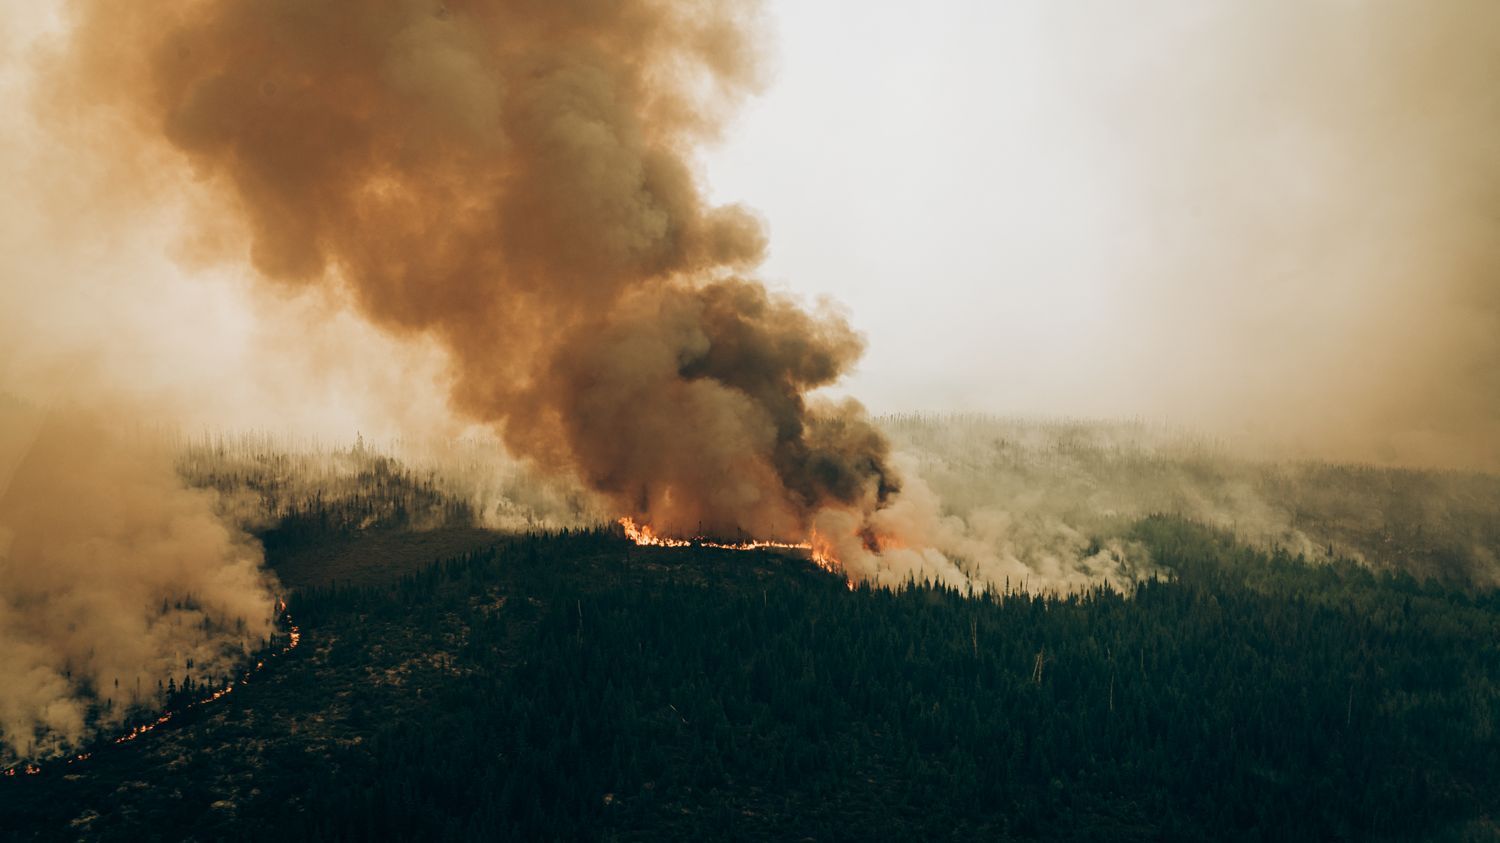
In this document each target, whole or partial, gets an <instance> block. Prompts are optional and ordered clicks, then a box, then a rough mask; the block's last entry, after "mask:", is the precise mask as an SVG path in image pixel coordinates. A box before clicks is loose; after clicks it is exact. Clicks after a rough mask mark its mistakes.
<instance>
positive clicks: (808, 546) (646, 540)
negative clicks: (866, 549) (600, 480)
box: [619, 518, 854, 589]
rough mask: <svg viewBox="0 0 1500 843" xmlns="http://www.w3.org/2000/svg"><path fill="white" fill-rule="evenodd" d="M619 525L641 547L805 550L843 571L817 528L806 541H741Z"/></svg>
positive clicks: (816, 560) (624, 522)
mask: <svg viewBox="0 0 1500 843" xmlns="http://www.w3.org/2000/svg"><path fill="white" fill-rule="evenodd" d="M619 524H620V526H621V527H622V528H624V530H625V538H627V539H630V540H631V541H633V542H635V543H636V544H638V545H640V546H641V547H711V548H714V549H717V550H805V551H807V552H808V556H809V557H810V558H811V559H812V562H813V564H814V565H817V566H818V567H819V568H822V569H823V570H825V571H827V572H828V573H830V574H842V573H843V566H842V565H840V564H839V560H838V559H836V558H835V557H834V555H833V553H832V550H831V548H830V547H829V545H828V543H827V542H825V541H823V540H822V539H821V538H819V536H818V534H817V531H813V533H812V537H811V539H810V540H809V541H805V542H779V541H771V540H768V539H766V540H760V539H753V540H750V541H743V542H733V543H730V542H716V541H709V540H708V539H705V538H697V539H674V538H670V537H667V536H658V535H657V534H656V531H655V530H653V529H651V526H650V525H649V524H636V523H635V519H633V518H621V519H620V521H619ZM849 588H850V589H853V588H854V583H853V582H850V583H849Z"/></svg>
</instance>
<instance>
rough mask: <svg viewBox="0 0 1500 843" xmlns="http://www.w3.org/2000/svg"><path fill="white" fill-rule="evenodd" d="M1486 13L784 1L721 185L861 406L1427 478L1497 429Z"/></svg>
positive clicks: (1350, 7) (1496, 39)
mask: <svg viewBox="0 0 1500 843" xmlns="http://www.w3.org/2000/svg"><path fill="white" fill-rule="evenodd" d="M918 8H920V10H919V11H918ZM1497 8H1500V7H1496V6H1494V5H1493V4H1484V3H1469V2H1455V3H1444V4H1432V5H1425V4H1424V5H1422V6H1421V8H1417V7H1416V6H1414V5H1410V4H1404V3H1399V2H1368V3H1354V2H1342V0H1326V1H1325V2H1319V3H1304V2H1265V3H1239V2H1176V1H1175V0H1149V2H1139V3H1130V4H1113V3H1095V2H1068V3H1054V2H1006V3H989V2H965V0H952V2H947V3H942V4H923V5H921V6H920V7H914V6H912V5H910V4H906V3H897V2H871V3H862V4H859V5H858V6H850V5H848V4H843V3H836V2H817V0H783V2H775V3H774V4H773V6H772V11H773V15H774V18H775V24H776V31H777V39H776V42H775V46H774V50H773V60H772V63H771V64H772V66H773V68H774V71H775V72H774V76H773V81H772V84H771V85H770V87H769V88H768V89H767V91H766V92H765V94H764V96H763V97H761V98H760V99H759V100H757V101H755V102H753V103H752V104H751V105H750V106H749V108H748V109H746V111H745V112H744V114H743V116H742V118H741V119H740V120H739V121H738V122H737V123H736V124H734V125H732V126H731V128H730V130H729V132H728V137H727V140H726V142H725V143H724V144H723V145H722V146H721V147H719V148H717V149H714V150H712V151H711V153H710V154H709V156H708V159H707V160H708V164H709V171H710V174H711V180H712V186H713V189H714V191H715V195H716V197H717V198H719V199H721V200H724V201H729V200H741V201H745V202H747V203H748V204H749V205H751V206H753V207H755V208H757V209H758V210H759V211H760V212H761V213H763V214H764V215H765V217H766V218H767V220H768V222H769V226H770V230H771V250H770V259H769V262H768V264H767V273H768V275H769V276H770V277H771V278H772V279H773V280H775V281H777V282H779V283H783V284H785V285H787V286H788V287H791V288H793V289H795V290H798V291H804V292H806V293H808V294H813V295H816V294H824V293H826V294H828V295H831V296H833V297H835V298H837V299H838V300H840V301H842V302H843V303H845V305H847V307H848V308H849V310H850V312H851V315H852V318H853V321H854V322H855V324H856V326H858V327H859V328H861V329H863V330H864V331H865V332H866V333H867V334H868V336H869V339H870V347H869V350H868V353H867V356H866V358H865V360H864V362H863V363H862V365H861V367H860V370H859V373H858V374H857V375H856V377H855V378H854V379H853V382H852V383H851V384H850V389H851V391H852V392H854V393H855V394H857V395H859V396H861V397H862V398H863V399H864V400H866V401H867V402H868V403H869V404H870V405H871V407H872V408H874V409H876V410H878V411H886V410H901V409H924V408H925V409H984V410H996V411H1003V412H1009V411H1019V412H1040V413H1062V414H1068V413H1079V414H1087V415H1113V416H1117V415H1134V414H1141V415H1145V416H1148V417H1168V416H1169V417H1172V418H1174V419H1179V420H1184V421H1189V422H1203V423H1212V424H1215V425H1218V426H1221V427H1223V426H1226V425H1227V426H1230V427H1233V426H1236V425H1240V426H1244V427H1251V428H1259V429H1264V428H1275V429H1277V430H1278V431H1279V432H1281V433H1284V434H1289V435H1292V436H1296V435H1299V434H1301V433H1304V432H1306V433H1308V435H1309V436H1310V437H1311V438H1313V439H1316V440H1318V441H1319V442H1320V445H1319V447H1321V445H1322V444H1327V443H1328V442H1331V441H1339V440H1343V441H1348V440H1352V439H1355V438H1365V437H1366V436H1367V435H1368V440H1369V441H1367V442H1365V443H1364V444H1363V445H1362V446H1360V447H1364V448H1365V450H1364V453H1365V454H1366V455H1376V456H1382V455H1383V456H1387V457H1392V458H1413V457H1412V455H1413V454H1415V455H1416V456H1415V458H1416V459H1424V458H1426V457H1427V456H1428V455H1432V454H1436V452H1438V451H1441V450H1443V448H1444V447H1445V446H1441V445H1437V444H1434V443H1436V442H1437V440H1450V439H1451V438H1452V437H1454V436H1457V437H1470V440H1471V442H1473V441H1476V440H1475V439H1474V437H1475V429H1476V427H1477V428H1480V429H1483V430H1485V431H1487V432H1488V431H1493V430H1494V425H1495V413H1494V410H1493V402H1494V398H1495V397H1496V395H1495V393H1496V388H1497V386H1500V384H1497V383H1496V379H1495V377H1493V376H1492V375H1487V374H1484V373H1486V372H1490V373H1493V372H1496V371H1497V369H1500V360H1497V359H1496V355H1495V353H1494V352H1495V345H1494V343H1493V341H1492V340H1491V339H1487V338H1490V337H1494V336H1495V335H1496V332H1497V330H1500V324H1497V321H1496V319H1495V316H1496V310H1495V308H1494V306H1493V305H1494V302H1495V296H1494V295H1493V294H1492V293H1493V291H1495V290H1496V289H1500V278H1497V272H1500V259H1497V250H1496V248H1495V246H1494V245H1493V244H1494V243H1495V242H1496V236H1495V235H1496V232H1495V219H1496V212H1495V208H1496V207H1497V206H1500V199H1497V196H1500V190H1497V184H1496V182H1497V179H1496V178H1495V171H1496V162H1497V161H1500V147H1497V142H1496V141H1495V140H1494V138H1495V132H1496V129H1497V128H1500V125H1497V124H1500V97H1497V94H1496V86H1495V85H1494V80H1495V79H1496V78H1500V60H1497V58H1496V57H1497V56H1500V26H1497V19H1500V14H1497V11H1496V10H1497ZM1330 431H1336V432H1333V433H1330ZM1377 440H1378V441H1377ZM1365 446H1368V447H1365ZM1351 450H1357V449H1351ZM1377 451H1379V452H1380V453H1378V454H1377V453H1376V452H1377ZM1480 451H1482V452H1484V453H1479V452H1475V451H1473V450H1472V449H1470V450H1469V451H1468V453H1467V455H1466V456H1464V457H1461V458H1460V460H1464V459H1478V460H1480V461H1484V460H1490V461H1493V459H1494V457H1495V453H1494V450H1493V448H1492V447H1491V448H1488V449H1485V448H1480ZM1476 453H1478V456H1476ZM1402 455H1405V456H1402Z"/></svg>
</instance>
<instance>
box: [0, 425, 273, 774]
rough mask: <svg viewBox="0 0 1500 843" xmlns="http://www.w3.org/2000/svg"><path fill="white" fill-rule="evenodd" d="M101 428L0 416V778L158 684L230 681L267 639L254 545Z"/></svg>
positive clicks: (202, 496) (163, 468)
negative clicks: (2, 768)
mask: <svg viewBox="0 0 1500 843" xmlns="http://www.w3.org/2000/svg"><path fill="white" fill-rule="evenodd" d="M117 418H118V417H117ZM113 424H114V426H115V427H116V428H117V427H118V422H117V421H116V422H114V423H113ZM110 425H111V422H109V421H107V420H106V419H105V418H104V417H102V416H99V415H98V414H96V413H93V412H90V411H83V410H69V411H57V412H51V413H43V412H41V411H37V410H32V409H29V408H26V407H24V406H21V405H14V404H12V405H4V406H0V764H8V763H10V762H12V761H14V760H16V759H17V758H41V757H47V756H50V755H53V754H56V753H57V752H60V751H63V750H64V749H66V748H68V747H70V746H76V745H78V743H79V742H80V741H82V740H84V739H85V738H86V737H88V736H89V734H90V733H91V732H92V731H93V730H95V729H97V728H100V727H104V726H108V725H111V724H118V723H119V722H121V721H122V720H123V719H124V718H125V716H126V715H127V714H129V713H130V712H131V710H132V709H133V708H135V707H138V706H140V707H145V708H147V709H150V708H154V707H155V706H156V704H157V703H158V702H159V700H160V698H161V692H160V686H159V685H158V683H159V682H166V681H167V680H169V679H170V680H173V681H176V682H181V681H182V680H183V679H184V677H186V676H192V677H193V678H194V681H195V682H204V681H206V680H215V681H218V680H220V679H221V678H222V677H228V676H232V675H233V674H234V672H235V670H236V666H237V663H238V661H239V660H240V659H242V658H243V657H244V655H245V653H246V652H247V651H249V650H252V649H254V648H256V647H258V646H259V645H260V643H261V642H262V641H264V640H265V639H266V638H267V636H269V634H270V632H271V630H272V620H273V615H274V604H275V600H274V597H273V594H272V590H271V586H270V584H269V582H268V580H267V578H266V575H265V573H264V572H263V571H262V569H261V567H260V562H261V552H260V548H259V546H258V545H256V544H254V543H253V542H252V541H250V540H249V539H248V538H247V537H246V536H244V535H243V534H242V533H240V532H239V531H238V530H235V529H233V528H231V527H229V526H227V525H226V524H225V523H224V522H223V520H221V519H220V517H219V516H218V514H217V513H216V509H215V500H214V497H213V495H212V494H211V493H209V492H203V491H195V490H190V489H187V488H186V487H184V486H183V484H182V481H181V480H180V479H179V478H178V476H177V474H176V472H175V470H174V468H173V465H172V453H171V451H170V450H168V449H166V448H165V447H162V446H161V445H160V443H157V442H155V441H154V440H152V439H151V438H150V437H144V436H139V435H137V436H129V435H122V434H120V433H119V432H118V430H117V429H116V430H114V431H113V432H112V431H111V429H110Z"/></svg>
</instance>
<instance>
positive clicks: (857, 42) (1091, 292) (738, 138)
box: [707, 2, 1110, 410]
mask: <svg viewBox="0 0 1500 843" xmlns="http://www.w3.org/2000/svg"><path fill="white" fill-rule="evenodd" d="M1042 9H1043V7H1042V6H1041V5H1039V4H1028V3H987V2H952V3H948V4H945V5H944V6H943V8H942V9H940V10H939V9H937V8H936V7H934V6H931V5H929V6H925V7H923V10H922V14H914V12H913V10H914V7H913V6H911V5H910V4H906V3H897V2H876V3H866V4H860V5H859V6H858V8H857V10H856V9H851V7H850V6H848V5H847V4H843V3H836V2H778V3H775V4H774V5H773V6H772V12H773V15H774V19H775V24H776V33H777V37H776V39H775V42H774V47H773V53H772V55H773V58H772V60H771V66H772V68H773V77H772V83H771V85H770V87H769V88H768V89H767V91H766V93H765V94H764V96H762V97H761V98H759V99H758V100H756V101H754V102H752V103H751V104H750V106H749V107H748V108H747V109H746V111H745V113H744V115H743V117H742V118H741V119H740V120H738V121H737V122H736V123H734V124H733V125H732V126H731V128H730V131H729V134H728V137H727V139H726V140H725V142H724V143H723V145H722V146H720V147H718V148H716V149H712V150H711V151H710V153H709V155H708V156H707V162H708V166H709V175H710V181H711V184H712V188H713V190H714V194H715V198H717V199H719V200H720V201H743V202H745V203H747V204H749V205H750V206H751V207H753V208H756V209H757V210H758V211H759V212H760V213H762V214H763V215H764V216H765V218H766V219H767V221H768V223H769V227H770V230H771V249H770V259H769V262H768V264H767V266H766V273H767V275H768V276H769V277H770V278H771V279H772V280H774V281H776V282H778V283H781V284H784V285H785V286H787V287H789V288H791V289H794V290H796V291H798V292H803V293H806V294H808V295H824V294H826V295H830V296H832V297H834V298H835V299H837V300H838V301H840V302H842V303H843V304H844V305H845V306H846V307H847V308H848V309H849V311H850V313H851V316H852V318H853V321H854V322H855V324H856V325H857V326H858V327H860V328H861V329H863V330H864V331H865V332H866V333H867V334H868V336H869V338H870V347H869V349H868V351H867V356H866V358H865V360H864V362H863V364H862V365H861V366H860V370H859V374H858V375H857V376H856V377H855V379H854V381H853V382H852V383H851V384H850V391H851V392H853V393H854V394H857V395H859V396H861V397H862V398H863V399H864V400H865V401H866V402H867V403H869V404H870V405H871V406H872V408H874V409H877V410H897V409H919V408H932V409H963V408H985V409H1019V408H1026V407H1029V408H1031V409H1033V410H1043V409H1047V405H1048V401H1047V400H1046V399H1047V398H1048V396H1044V395H1037V394H1031V395H1027V396H1024V397H1022V396H1016V395H1014V394H1013V392H1014V390H1015V387H1016V383H1017V381H1018V379H1019V380H1027V381H1029V380H1031V379H1030V378H1025V377H1024V375H1023V374H1020V370H1024V369H1025V368H1026V367H1027V366H1028V365H1029V364H1028V362H1027V358H1028V357H1029V356H1033V355H1036V356H1042V357H1047V358H1050V359H1051V360H1052V361H1053V363H1056V362H1058V361H1059V358H1066V359H1073V358H1076V357H1081V356H1084V355H1082V354H1081V353H1080V352H1081V349H1079V344H1078V342H1077V337H1078V336H1079V335H1080V334H1085V333H1087V332H1088V331H1089V330H1090V328H1091V326H1092V325H1094V324H1095V323H1097V322H1098V321H1099V320H1103V319H1107V318H1108V310H1109V308H1108V304H1107V302H1106V301H1105V300H1104V298H1105V297H1106V296H1107V295H1108V293H1109V285H1110V280H1109V278H1108V277H1107V272H1108V264H1107V263H1106V262H1104V261H1102V260H1101V259H1100V252H1101V249H1100V244H1098V243H1092V244H1089V245H1087V246H1086V245H1085V244H1086V243H1088V240H1087V238H1088V237H1090V236H1092V235H1094V234H1096V233H1098V232H1099V231H1100V230H1101V229H1103V228H1104V225H1103V220H1101V219H1100V217H1101V216H1102V215H1103V214H1102V213H1101V211H1102V210H1103V209H1102V208H1101V207H1100V206H1101V204H1105V203H1107V202H1108V200H1109V198H1110V197H1109V195H1108V194H1109V192H1110V185H1108V184H1103V183H1101V182H1100V180H1099V179H1097V178H1096V177H1094V175H1093V174H1092V173H1091V172H1090V170H1091V168H1094V167H1097V166H1098V164H1099V162H1098V161H1095V160H1091V159H1090V158H1089V156H1088V154H1087V152H1086V150H1084V149H1081V148H1080V144H1078V143H1076V142H1074V138H1075V136H1076V132H1077V130H1078V126H1079V122H1080V120H1079V115H1078V114H1077V113H1076V109H1074V108H1072V107H1071V106H1070V104H1069V103H1068V102H1065V101H1061V102H1060V101H1058V100H1057V99H1056V95H1055V90H1054V88H1053V82H1054V81H1055V80H1053V79H1050V78H1049V76H1051V75H1055V68H1052V67H1049V66H1048V59H1047V55H1048V44H1047V39H1048V38H1049V37H1055V35H1056V33H1055V32H1050V31H1049V29H1048V27H1049V22H1048V21H1047V20H1046V19H1045V16H1044V14H1043V11H1042ZM1101 409H1103V408H1101Z"/></svg>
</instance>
